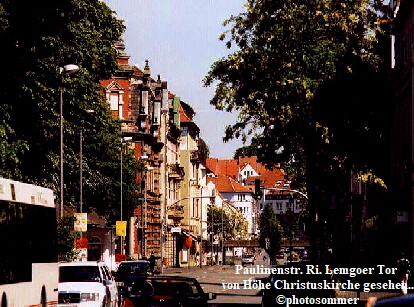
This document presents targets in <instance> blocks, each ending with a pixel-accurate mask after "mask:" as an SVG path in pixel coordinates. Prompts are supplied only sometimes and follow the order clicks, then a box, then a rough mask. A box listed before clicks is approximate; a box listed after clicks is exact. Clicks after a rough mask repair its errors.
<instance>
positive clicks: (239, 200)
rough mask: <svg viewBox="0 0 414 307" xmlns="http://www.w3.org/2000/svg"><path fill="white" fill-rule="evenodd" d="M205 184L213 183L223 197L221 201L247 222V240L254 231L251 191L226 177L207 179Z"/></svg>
mask: <svg viewBox="0 0 414 307" xmlns="http://www.w3.org/2000/svg"><path fill="white" fill-rule="evenodd" d="M207 182H208V183H210V182H212V183H214V185H215V189H216V191H217V192H218V193H219V194H220V195H221V196H222V197H223V201H224V202H226V203H230V204H231V205H232V206H234V207H235V208H236V209H237V210H238V211H239V212H240V213H241V214H242V216H243V218H244V219H245V220H246V222H247V223H246V228H245V238H247V239H249V238H250V237H251V235H252V232H253V229H254V225H253V210H254V207H255V206H254V204H255V200H254V198H253V191H252V190H251V189H250V188H248V187H245V186H243V185H241V184H240V183H239V182H237V181H236V180H234V179H233V178H232V177H228V176H218V177H209V178H207Z"/></svg>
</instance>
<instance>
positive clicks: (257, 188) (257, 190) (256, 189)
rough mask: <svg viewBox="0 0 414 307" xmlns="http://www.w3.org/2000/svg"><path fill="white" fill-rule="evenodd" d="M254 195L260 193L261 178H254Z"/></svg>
mask: <svg viewBox="0 0 414 307" xmlns="http://www.w3.org/2000/svg"><path fill="white" fill-rule="evenodd" d="M254 195H256V196H259V195H260V179H255V180H254Z"/></svg>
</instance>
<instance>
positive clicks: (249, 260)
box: [242, 254, 254, 264]
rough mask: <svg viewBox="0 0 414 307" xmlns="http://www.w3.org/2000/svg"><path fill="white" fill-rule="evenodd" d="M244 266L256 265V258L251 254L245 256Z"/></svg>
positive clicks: (243, 256)
mask: <svg viewBox="0 0 414 307" xmlns="http://www.w3.org/2000/svg"><path fill="white" fill-rule="evenodd" d="M242 264H254V256H253V255H250V254H243V255H242Z"/></svg>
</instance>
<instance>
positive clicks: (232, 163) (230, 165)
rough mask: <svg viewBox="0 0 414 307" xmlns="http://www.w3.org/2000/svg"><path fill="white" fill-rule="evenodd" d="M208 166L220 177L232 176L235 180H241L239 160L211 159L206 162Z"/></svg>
mask: <svg viewBox="0 0 414 307" xmlns="http://www.w3.org/2000/svg"><path fill="white" fill-rule="evenodd" d="M206 165H207V167H208V168H209V169H211V171H212V172H213V173H214V174H216V175H218V176H230V177H231V178H233V179H235V180H238V179H239V178H238V177H239V165H238V163H237V160H221V159H216V158H209V159H207V160H206Z"/></svg>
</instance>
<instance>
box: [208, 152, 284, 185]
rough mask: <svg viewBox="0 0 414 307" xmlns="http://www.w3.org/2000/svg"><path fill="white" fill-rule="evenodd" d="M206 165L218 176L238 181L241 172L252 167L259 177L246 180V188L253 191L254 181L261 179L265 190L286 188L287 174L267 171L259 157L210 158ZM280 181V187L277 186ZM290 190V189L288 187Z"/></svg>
mask: <svg viewBox="0 0 414 307" xmlns="http://www.w3.org/2000/svg"><path fill="white" fill-rule="evenodd" d="M206 165H207V167H208V168H210V169H211V171H212V172H213V173H214V174H216V175H217V176H230V177H231V178H233V179H235V180H238V175H239V170H242V169H243V168H245V167H246V166H247V165H250V166H251V167H252V168H253V169H254V170H255V171H256V172H257V173H258V174H259V176H254V177H249V178H248V179H247V180H246V187H248V188H249V189H253V187H254V180H255V179H260V180H261V186H263V187H265V188H285V186H284V185H285V183H286V179H285V172H284V170H283V169H280V168H275V169H273V170H269V169H266V167H265V166H264V165H263V164H261V163H260V162H257V157H256V156H252V157H239V159H237V160H236V159H231V160H220V159H216V158H209V159H207V160H206ZM278 181H280V185H277V183H278ZM288 188H289V187H288Z"/></svg>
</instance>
